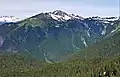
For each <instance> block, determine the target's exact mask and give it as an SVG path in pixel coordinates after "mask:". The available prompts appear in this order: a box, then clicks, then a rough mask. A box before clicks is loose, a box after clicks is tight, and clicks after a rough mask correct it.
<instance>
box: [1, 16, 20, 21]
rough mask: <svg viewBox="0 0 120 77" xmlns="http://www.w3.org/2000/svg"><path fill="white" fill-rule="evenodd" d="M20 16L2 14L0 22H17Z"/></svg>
mask: <svg viewBox="0 0 120 77" xmlns="http://www.w3.org/2000/svg"><path fill="white" fill-rule="evenodd" d="M17 21H20V18H18V17H14V16H0V22H17Z"/></svg>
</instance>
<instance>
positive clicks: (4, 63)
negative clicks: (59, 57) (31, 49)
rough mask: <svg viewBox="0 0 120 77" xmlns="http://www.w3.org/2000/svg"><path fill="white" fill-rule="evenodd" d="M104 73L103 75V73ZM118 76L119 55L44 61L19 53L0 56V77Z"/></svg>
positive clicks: (119, 70) (119, 73) (119, 69)
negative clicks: (64, 60)
mask: <svg viewBox="0 0 120 77" xmlns="http://www.w3.org/2000/svg"><path fill="white" fill-rule="evenodd" d="M104 73H105V75H106V76H105V75H104ZM107 76H109V77H119V76H120V57H116V58H109V59H107V58H94V59H91V60H75V61H69V62H61V63H52V64H51V63H44V62H41V61H35V60H32V59H28V58H27V57H23V56H20V55H1V56H0V77H107Z"/></svg>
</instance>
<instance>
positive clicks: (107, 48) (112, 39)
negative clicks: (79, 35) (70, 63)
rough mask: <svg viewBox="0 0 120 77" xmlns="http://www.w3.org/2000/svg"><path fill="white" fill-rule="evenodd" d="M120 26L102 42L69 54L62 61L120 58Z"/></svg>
mask: <svg viewBox="0 0 120 77" xmlns="http://www.w3.org/2000/svg"><path fill="white" fill-rule="evenodd" d="M119 50H120V24H118V27H117V28H116V30H115V31H114V32H113V33H110V34H108V35H107V36H106V37H105V38H104V39H103V40H101V41H100V42H98V43H96V44H93V45H91V46H89V47H88V48H85V49H83V50H81V51H79V52H76V53H73V54H69V55H67V56H65V57H64V58H63V59H62V60H63V61H67V60H80V59H93V58H99V57H102V58H111V59H112V58H114V57H119V56H120V52H119Z"/></svg>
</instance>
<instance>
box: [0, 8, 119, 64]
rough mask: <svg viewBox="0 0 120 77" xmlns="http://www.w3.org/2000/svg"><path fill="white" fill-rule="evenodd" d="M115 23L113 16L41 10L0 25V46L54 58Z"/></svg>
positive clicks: (87, 42)
mask: <svg viewBox="0 0 120 77" xmlns="http://www.w3.org/2000/svg"><path fill="white" fill-rule="evenodd" d="M118 22H119V21H118V20H117V19H116V18H115V17H110V18H100V17H90V18H83V17H80V16H76V15H73V14H67V13H65V12H63V11H60V10H57V11H54V12H49V13H40V14H38V15H35V16H33V17H30V18H28V19H25V20H23V21H19V22H14V23H6V24H2V25H0V49H1V53H5V52H13V53H21V54H25V53H26V54H28V55H30V56H31V57H33V58H36V59H41V60H44V61H48V62H50V61H56V60H59V59H60V57H61V56H65V55H67V54H69V53H72V52H74V51H76V50H81V49H83V48H85V47H89V46H90V45H92V44H94V43H96V42H98V41H100V40H102V39H103V38H105V37H107V36H108V35H109V34H110V33H113V32H114V31H115V29H116V27H117V26H115V24H117V23H118Z"/></svg>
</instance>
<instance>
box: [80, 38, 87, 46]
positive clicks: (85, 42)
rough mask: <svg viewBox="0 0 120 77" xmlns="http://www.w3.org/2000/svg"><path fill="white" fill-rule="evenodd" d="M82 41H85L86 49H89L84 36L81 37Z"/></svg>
mask: <svg viewBox="0 0 120 77" xmlns="http://www.w3.org/2000/svg"><path fill="white" fill-rule="evenodd" d="M81 41H83V43H84V45H85V46H86V47H88V45H87V43H86V41H85V39H84V38H83V37H82V36H81Z"/></svg>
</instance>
